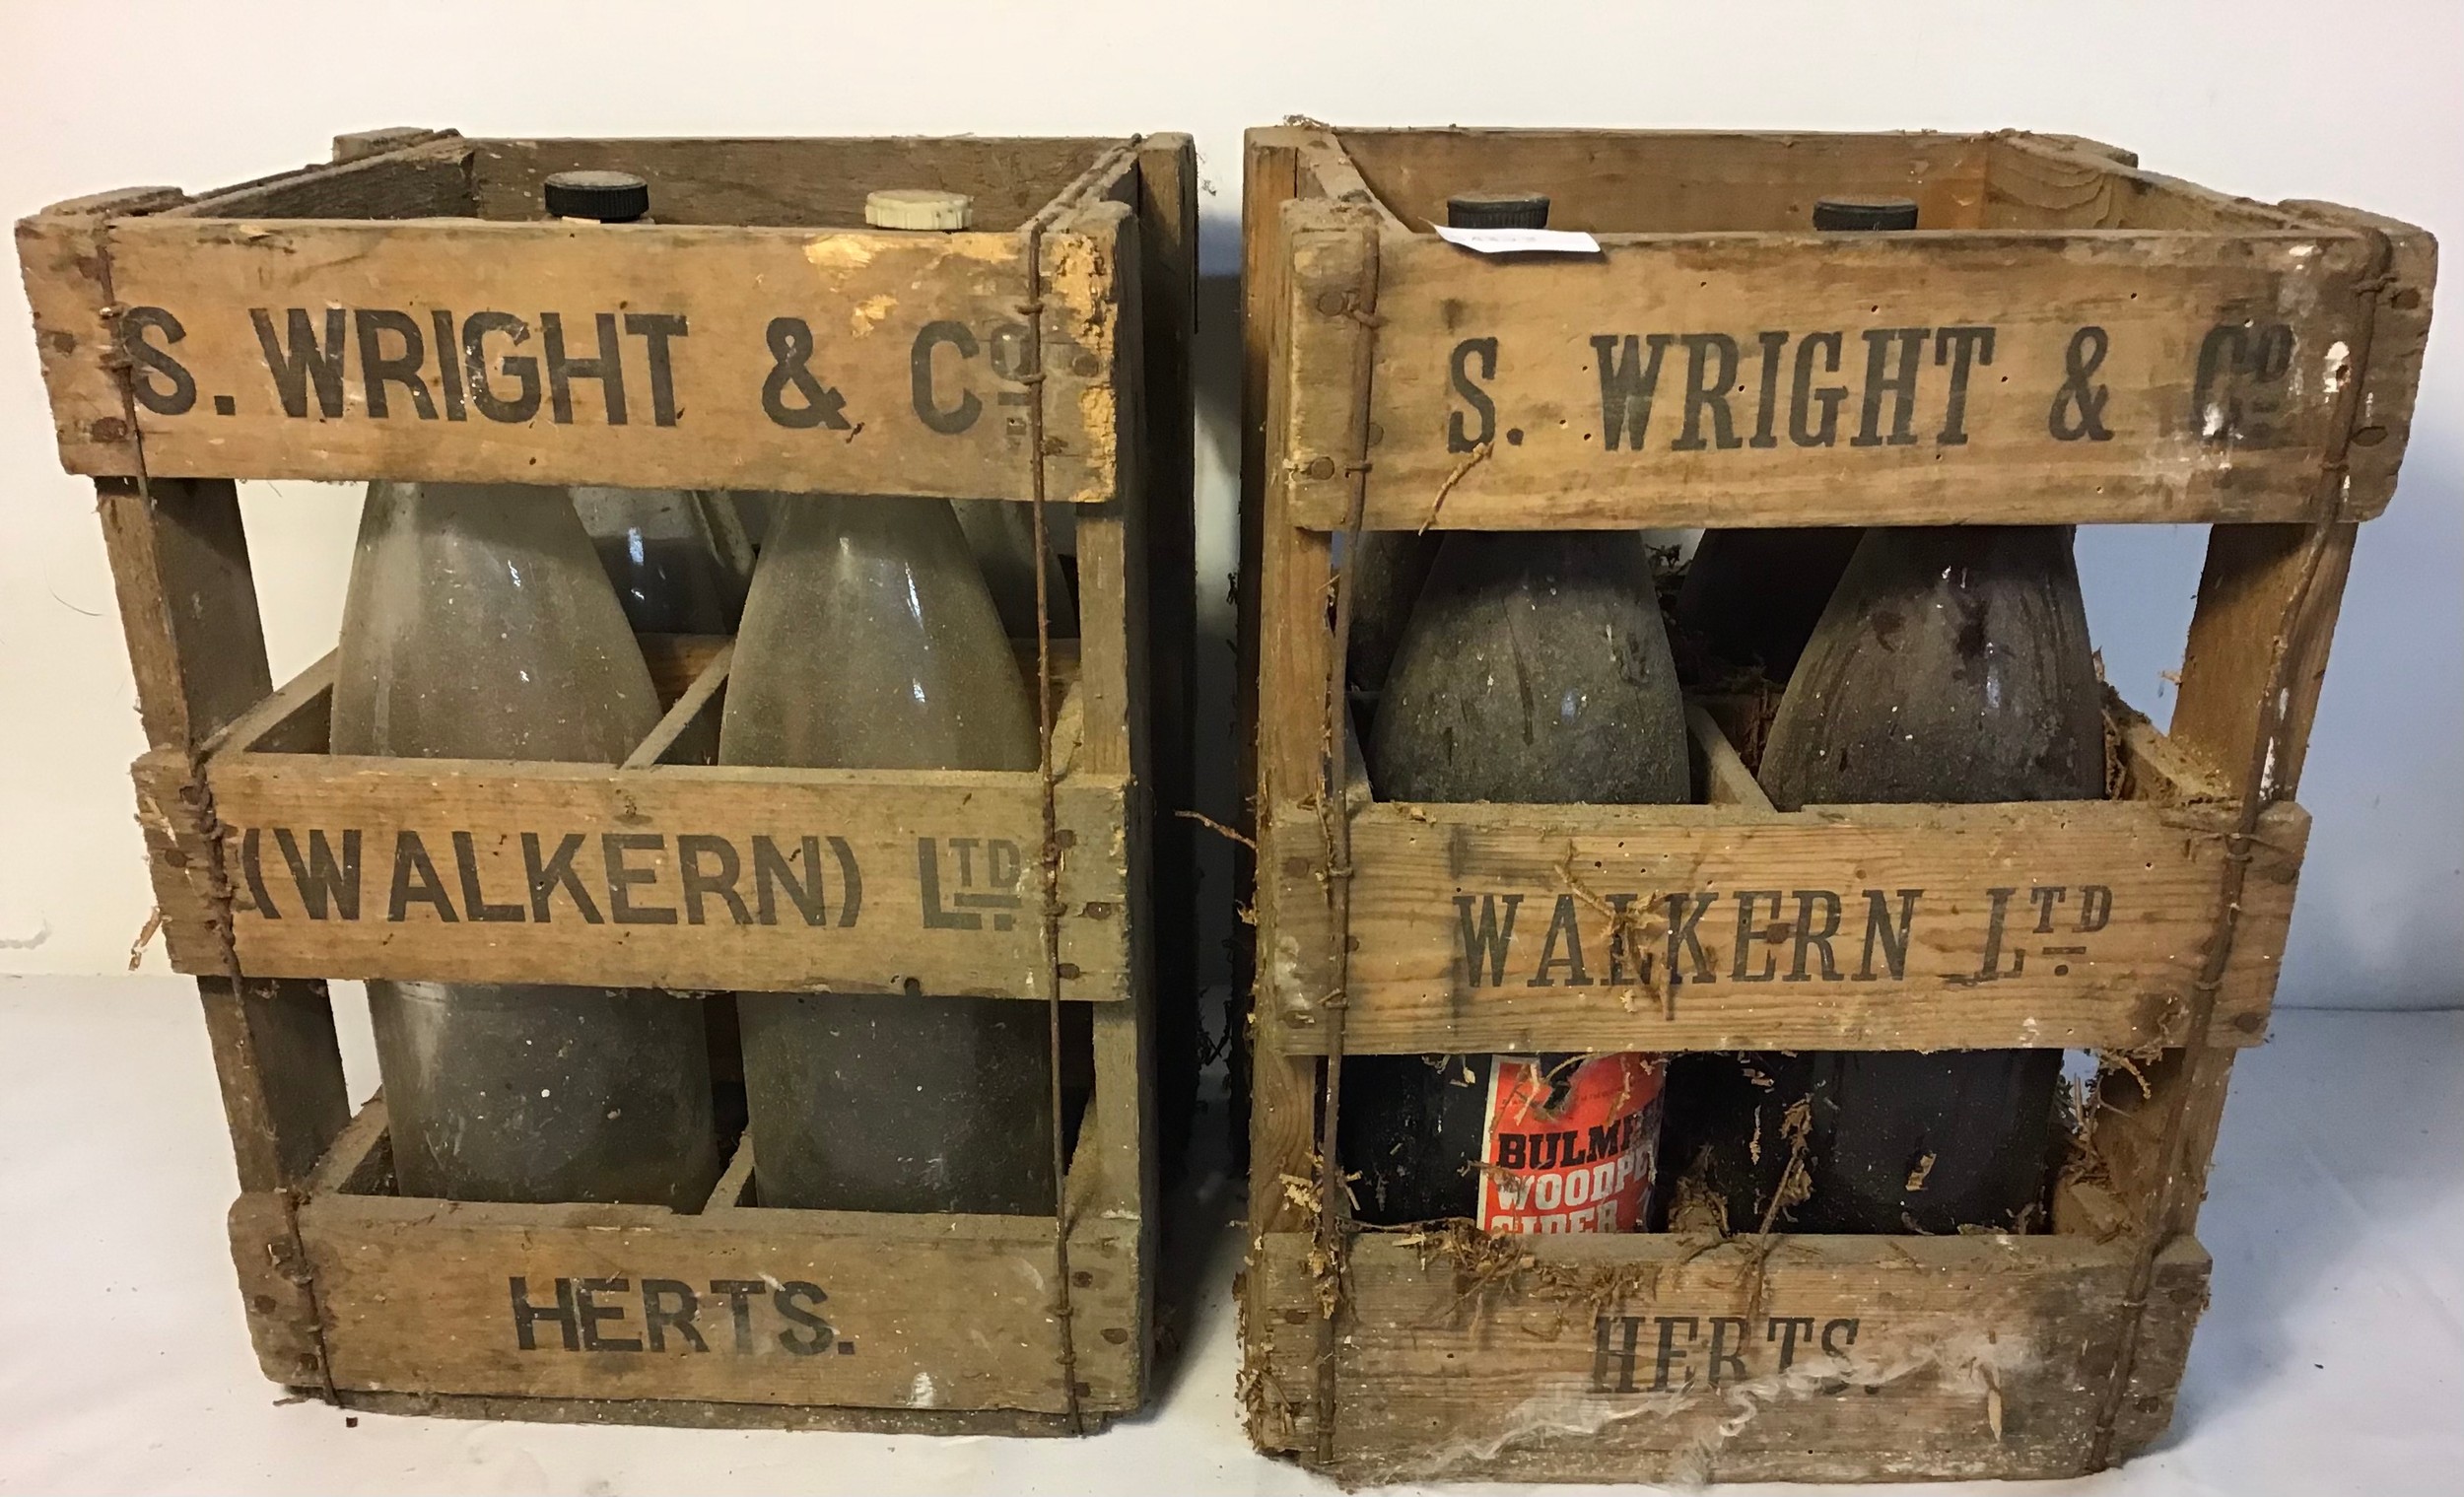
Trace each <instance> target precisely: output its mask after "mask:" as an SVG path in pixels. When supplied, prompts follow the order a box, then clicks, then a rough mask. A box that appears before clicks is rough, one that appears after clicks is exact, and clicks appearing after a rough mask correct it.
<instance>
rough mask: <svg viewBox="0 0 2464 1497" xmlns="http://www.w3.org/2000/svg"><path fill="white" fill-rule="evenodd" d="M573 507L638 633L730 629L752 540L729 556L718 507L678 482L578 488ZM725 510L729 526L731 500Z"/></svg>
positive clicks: (739, 611) (732, 629) (741, 599)
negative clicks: (737, 558)
mask: <svg viewBox="0 0 2464 1497" xmlns="http://www.w3.org/2000/svg"><path fill="white" fill-rule="evenodd" d="M573 496H574V510H575V512H576V513H578V514H580V515H581V516H582V528H583V529H585V530H587V531H589V532H590V544H591V546H592V547H594V548H595V549H596V550H597V551H598V554H599V565H600V566H602V567H603V568H605V569H606V571H607V578H608V580H609V581H610V582H612V583H614V584H615V587H616V599H617V601H618V602H619V603H621V604H623V605H624V610H625V620H626V622H627V623H629V624H631V625H632V626H633V629H634V632H635V633H637V634H733V633H734V632H735V627H736V619H737V618H738V616H740V615H741V614H742V613H743V611H744V593H745V588H746V586H747V585H748V578H747V577H746V571H747V570H749V562H750V548H749V547H748V548H746V551H745V555H744V557H743V559H742V561H741V562H735V563H733V564H731V558H730V557H729V556H728V555H727V554H726V550H727V549H731V548H722V546H721V542H720V537H719V535H717V534H716V533H714V529H713V522H714V519H715V518H716V517H718V516H719V514H720V513H721V511H720V510H717V509H715V508H714V507H713V506H712V505H710V504H709V503H708V502H707V501H705V499H704V498H703V496H701V495H699V494H690V493H686V492H684V491H683V490H679V489H611V488H600V487H595V486H583V487H578V488H576V489H575V490H574V491H573ZM723 512H724V520H725V523H727V524H728V525H730V526H732V525H733V524H734V522H735V515H734V511H733V510H732V508H729V509H727V510H724V511H723Z"/></svg>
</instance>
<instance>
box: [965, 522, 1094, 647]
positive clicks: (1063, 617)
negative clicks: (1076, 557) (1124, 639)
mask: <svg viewBox="0 0 2464 1497" xmlns="http://www.w3.org/2000/svg"><path fill="white" fill-rule="evenodd" d="M950 508H951V509H952V510H955V511H957V514H958V527H959V528H960V529H961V530H964V531H965V532H967V546H968V549H970V550H972V551H973V552H975V556H976V565H977V567H979V568H980V569H982V571H983V573H984V585H985V587H986V589H987V590H989V591H990V592H991V593H992V607H993V608H994V610H995V611H997V612H998V613H999V614H1000V616H1001V628H1002V630H1003V631H1004V632H1006V633H1007V634H1008V636H1009V637H1010V638H1011V639H1013V640H1032V639H1034V638H1035V567H1036V545H1035V515H1034V514H1033V512H1032V511H1030V510H1029V509H1028V507H1027V506H1025V505H1022V504H1015V503H1012V502H1011V501H1008V500H1002V499H962V500H957V501H954V502H953V503H952V504H951V506H950ZM1051 508H1052V509H1054V510H1061V509H1064V508H1066V507H1065V506H1061V505H1055V506H1052V507H1051ZM1043 562H1044V586H1045V596H1046V598H1047V600H1048V603H1049V606H1050V607H1051V609H1052V614H1053V622H1052V634H1053V638H1055V639H1057V640H1060V639H1075V638H1077V634H1078V604H1077V600H1076V599H1075V598H1074V597H1073V596H1072V595H1071V592H1070V588H1069V578H1068V577H1067V576H1066V575H1065V574H1064V573H1063V572H1062V571H1061V558H1060V557H1058V556H1056V555H1055V554H1054V553H1053V549H1052V547H1050V546H1047V547H1045V548H1044V552H1043Z"/></svg>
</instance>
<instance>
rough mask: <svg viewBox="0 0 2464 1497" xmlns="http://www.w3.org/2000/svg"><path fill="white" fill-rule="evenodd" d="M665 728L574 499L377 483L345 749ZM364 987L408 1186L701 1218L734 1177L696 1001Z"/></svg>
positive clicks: (538, 751)
mask: <svg viewBox="0 0 2464 1497" xmlns="http://www.w3.org/2000/svg"><path fill="white" fill-rule="evenodd" d="M658 714H659V710H658V699H657V697H656V696H655V695H654V694H653V692H652V690H651V686H650V672H649V670H648V669H647V668H646V667H645V666H644V665H643V662H642V652H641V650H640V648H639V647H638V646H636V645H635V643H634V639H633V634H632V631H631V630H629V629H628V628H627V627H626V625H625V618H624V614H623V612H622V610H621V609H620V608H619V607H618V606H617V602H616V595H615V593H614V591H613V590H612V589H611V588H610V587H609V585H608V581H607V577H606V574H605V573H603V572H602V571H600V569H599V564H598V559H597V558H596V557H595V556H594V555H593V554H592V553H591V549H590V542H589V538H588V537H587V536H586V535H584V534H583V533H582V522H581V521H580V520H579V519H578V518H577V517H576V516H575V513H574V510H573V507H572V505H571V504H569V503H568V502H567V500H566V496H565V493H564V491H563V490H561V489H547V488H525V487H521V486H516V485H469V484H387V483H378V484H372V485H370V486H369V493H368V504H367V507H366V509H365V510H363V511H362V514H361V518H360V534H359V543H358V549H357V552H356V553H355V555H354V557H353V559H352V565H351V585H350V591H349V594H348V596H347V599H346V601H345V603H344V606H343V619H342V636H341V644H340V647H339V649H338V652H337V656H336V660H335V672H334V694H333V751H334V752H335V753H337V754H381V755H389V756H401V757H415V758H446V759H516V760H547V761H557V762H577V763H589V764H614V763H617V762H620V761H621V760H622V759H623V758H624V757H625V755H626V754H627V753H629V752H631V751H632V749H633V747H634V745H635V744H636V743H638V742H639V741H641V739H643V738H644V737H646V736H648V735H649V733H650V729H651V727H652V726H654V725H655V724H656V722H657V721H658ZM368 995H369V1006H370V1009H371V1011H372V1014H373V1017H374V1019H375V1025H376V1059H377V1065H378V1068H379V1070H380V1071H381V1073H382V1076H383V1079H384V1088H385V1102H386V1107H387V1109H388V1117H389V1121H390V1123H391V1128H392V1139H393V1158H394V1170H395V1175H396V1178H397V1180H398V1181H399V1183H400V1187H401V1191H402V1193H404V1194H406V1195H432V1196H443V1197H445V1198H447V1199H452V1200H516V1201H631V1202H636V1203H642V1204H651V1205H666V1206H674V1207H677V1208H679V1209H695V1208H698V1207H699V1206H700V1205H701V1203H702V1201H703V1200H704V1198H705V1197H706V1196H707V1195H708V1193H709V1191H710V1188H711V1186H712V1184H713V1183H714V1182H715V1181H716V1179H717V1178H718V1174H719V1152H718V1140H717V1133H716V1129H715V1126H714V1123H713V1121H712V1100H711V1075H710V1061H709V1054H708V1051H707V1049H706V1044H705V1040H704V1035H703V1016H702V1005H701V1004H700V1003H698V1002H695V1001H693V1000H692V999H689V998H680V997H676V996H674V995H672V994H668V993H662V992H655V991H647V990H635V989H617V988H603V987H544V986H538V985H522V986H487V985H472V984H454V985H450V986H448V985H445V984H438V983H405V982H372V983H370V984H369V985H368Z"/></svg>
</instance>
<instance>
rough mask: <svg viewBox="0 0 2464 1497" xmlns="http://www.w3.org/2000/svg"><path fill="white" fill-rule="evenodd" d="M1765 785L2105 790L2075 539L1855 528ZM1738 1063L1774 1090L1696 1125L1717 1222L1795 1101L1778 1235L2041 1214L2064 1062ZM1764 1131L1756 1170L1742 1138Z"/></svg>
mask: <svg viewBox="0 0 2464 1497" xmlns="http://www.w3.org/2000/svg"><path fill="white" fill-rule="evenodd" d="M1760 779H1761V782H1762V786H1763V788H1764V789H1765V790H1766V791H1768V792H1769V794H1770V796H1771V799H1772V801H1773V803H1775V804H1776V805H1778V806H1780V807H1781V808H1782V809H1784V810H1796V809H1799V808H1801V807H1804V806H1808V805H1832V804H1874V803H1881V804H1903V803H1930V802H1941V803H1948V804H1983V803H1989V802H1996V801H2014V800H2094V799H2098V798H2100V797H2101V796H2102V795H2103V793H2104V731H2103V724H2102V711H2101V707H2100V693H2099V688H2098V686H2097V682H2096V669H2095V662H2094V658H2093V656H2092V654H2091V652H2090V648H2089V645H2088V618H2087V610H2086V608H2085V606H2084V605H2083V603H2082V602H2081V599H2080V590H2079V572H2078V569H2077V566H2076V564H2075V563H2074V561H2073V559H2072V554H2071V531H2070V529H2069V528H2068V527H2066V526H1988V525H1978V526H1959V527H1944V528H1932V529H1874V530H1869V531H1867V532H1866V535H1865V539H1864V540H1863V541H1862V542H1861V543H1860V544H1859V545H1858V547H1857V553H1856V557H1855V559H1854V560H1853V561H1851V562H1850V563H1849V566H1848V571H1847V574H1846V575H1845V576H1844V577H1842V578H1841V579H1840V583H1839V588H1838V590H1837V591H1836V592H1834V593H1833V594H1832V595H1831V600H1830V604H1829V606H1828V607H1827V608H1826V609H1825V610H1824V611H1823V614H1822V619H1821V622H1820V624H1819V625H1817V626H1816V628H1815V629H1814V638H1813V640H1812V641H1811V642H1810V643H1809V644H1808V645H1807V646H1806V652H1805V657H1804V659H1803V660H1802V661H1801V662H1800V664H1799V665H1798V668H1797V673H1796V675H1795V676H1794V677H1792V678H1791V679H1790V681H1789V685H1788V691H1787V693H1786V694H1785V695H1784V696H1783V697H1782V698H1781V699H1780V709H1779V714H1778V716H1777V717H1775V718H1774V719H1773V721H1772V723H1771V732H1770V737H1769V740H1768V743H1767V745H1766V746H1765V748H1764V750H1763V755H1762V765H1761V770H1760ZM1747 1058H1748V1060H1749V1061H1750V1062H1751V1063H1752V1064H1753V1065H1754V1067H1755V1068H1756V1069H1757V1070H1758V1071H1760V1072H1761V1074H1762V1075H1763V1076H1764V1078H1765V1079H1766V1080H1768V1081H1769V1082H1770V1083H1771V1084H1770V1085H1769V1086H1767V1087H1760V1088H1742V1089H1738V1090H1737V1092H1736V1094H1735V1095H1733V1096H1732V1097H1731V1098H1730V1099H1729V1102H1728V1110H1727V1111H1726V1112H1725V1113H1721V1114H1718V1115H1717V1116H1714V1117H1712V1118H1711V1119H1709V1120H1708V1121H1707V1122H1706V1123H1703V1124H1702V1125H1701V1127H1700V1129H1699V1130H1700V1131H1701V1132H1702V1133H1703V1134H1704V1135H1705V1137H1706V1139H1709V1138H1719V1139H1723V1140H1725V1141H1724V1142H1721V1143H1718V1144H1714V1145H1710V1146H1711V1149H1712V1152H1711V1165H1712V1171H1713V1174H1714V1175H1715V1177H1716V1180H1715V1182H1714V1188H1715V1189H1716V1190H1718V1191H1720V1193H1721V1194H1722V1195H1723V1196H1724V1197H1725V1198H1726V1200H1727V1202H1728V1209H1729V1213H1730V1223H1731V1226H1732V1229H1742V1227H1743V1224H1744V1223H1745V1222H1746V1221H1758V1220H1759V1218H1760V1217H1761V1216H1762V1214H1764V1212H1766V1211H1767V1210H1768V1208H1769V1204H1770V1200H1771V1196H1772V1193H1773V1192H1774V1191H1776V1190H1777V1188H1778V1172H1779V1171H1780V1170H1781V1169H1784V1168H1785V1166H1786V1163H1787V1158H1786V1156H1787V1154H1788V1150H1787V1149H1786V1148H1784V1147H1782V1148H1777V1149H1775V1148H1773V1147H1772V1145H1771V1142H1770V1140H1772V1139H1774V1138H1777V1137H1778V1136H1779V1129H1778V1126H1777V1124H1778V1123H1779V1122H1780V1120H1781V1119H1782V1117H1783V1116H1784V1115H1785V1113H1786V1112H1787V1110H1788V1109H1789V1108H1790V1107H1791V1106H1793V1105H1794V1104H1795V1103H1796V1102H1797V1101H1798V1100H1799V1099H1804V1100H1805V1102H1806V1103H1807V1104H1808V1109H1809V1111H1808V1118H1809V1122H1810V1123H1811V1130H1810V1135H1809V1140H1808V1147H1807V1150H1806V1154H1807V1162H1808V1164H1809V1166H1810V1169H1811V1177H1810V1184H1811V1186H1812V1192H1813V1193H1812V1194H1811V1195H1810V1196H1809V1197H1807V1198H1806V1199H1805V1200H1804V1201H1802V1202H1799V1203H1797V1204H1795V1205H1793V1206H1791V1207H1789V1208H1787V1210H1786V1211H1785V1213H1784V1215H1785V1221H1786V1224H1787V1225H1788V1227H1789V1229H1790V1230H1793V1231H1800V1232H1881V1233H1892V1232H1931V1233H1949V1232H1955V1231H1957V1230H1959V1229H1960V1228H1962V1227H1985V1228H1992V1229H1995V1230H2005V1231H2008V1230H2024V1229H2025V1228H2026V1227H2027V1226H2029V1225H2030V1224H2032V1223H2033V1222H2035V1220H2036V1219H2037V1213H2038V1211H2039V1210H2040V1208H2041V1205H2042V1202H2043V1199H2044V1194H2045V1189H2046V1185H2047V1182H2048V1179H2049V1174H2050V1169H2051V1165H2052V1163H2053V1160H2054V1154H2055V1149H2056V1146H2057V1144H2058V1142H2059V1134H2058V1130H2057V1127H2056V1119H2055V1105H2056V1098H2057V1093H2058V1088H2059V1085H2060V1080H2061V1069H2062V1053H2061V1052H2060V1051H2058V1050H2008V1051H1952V1052H1944V1053H1938V1054H1932V1055H1920V1054H1914V1053H1899V1052H1862V1051H1854V1052H1839V1053H1822V1054H1807V1055H1775V1054H1774V1055H1753V1056H1749V1057H1747ZM1748 1091H1750V1092H1752V1093H1753V1095H1751V1096H1747V1095H1746V1092H1748ZM1684 1100H1685V1102H1686V1105H1687V1106H1688V1107H1689V1108H1691V1107H1692V1105H1693V1102H1692V1099H1690V1098H1689V1099H1684ZM1757 1119H1759V1123H1757ZM1757 1125H1759V1126H1761V1127H1762V1128H1763V1129H1764V1131H1763V1134H1762V1136H1763V1139H1764V1143H1763V1148H1762V1157H1761V1159H1760V1160H1753V1159H1750V1158H1747V1157H1746V1156H1745V1150H1744V1143H1743V1140H1745V1139H1746V1138H1748V1137H1751V1136H1753V1133H1754V1130H1755V1128H1756V1127H1757Z"/></svg>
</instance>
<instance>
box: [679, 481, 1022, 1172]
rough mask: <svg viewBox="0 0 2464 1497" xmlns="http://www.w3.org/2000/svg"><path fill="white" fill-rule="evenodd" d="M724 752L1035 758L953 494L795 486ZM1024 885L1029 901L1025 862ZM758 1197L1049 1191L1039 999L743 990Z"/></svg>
mask: <svg viewBox="0 0 2464 1497" xmlns="http://www.w3.org/2000/svg"><path fill="white" fill-rule="evenodd" d="M719 760H720V762H721V763H724V764H761V765H789V766H800V767H807V768H821V769H909V770H1032V769H1034V768H1035V767H1036V762H1037V750H1036V714H1035V709H1034V706H1033V704H1032V702H1031V701H1030V699H1029V697H1028V693H1027V686H1026V682H1025V680H1024V678H1023V677H1022V676H1021V675H1020V673H1019V670H1018V665H1017V659H1016V656H1015V655H1014V654H1013V653H1012V652H1011V649H1010V646H1009V642H1008V639H1007V637H1006V636H1005V635H1004V634H1003V633H1002V630H1001V623H1000V619H999V616H998V615H997V614H996V613H995V612H994V610H993V607H992V597H991V595H990V594H989V593H988V592H987V591H986V588H985V585H984V578H983V574H982V573H981V572H980V571H979V570H978V569H977V566H976V562H975V558H974V556H973V555H972V554H971V553H970V552H969V551H968V549H967V538H966V536H965V534H964V533H963V532H962V531H961V530H960V529H959V525H958V519H957V516H956V515H955V514H953V513H952V512H951V510H950V507H949V506H948V505H947V504H945V503H942V502H940V501H937V500H919V499H879V498H856V497H841V496H834V495H798V496H794V497H792V498H787V499H783V500H782V501H781V503H780V504H779V506H778V507H777V511H776V517H775V518H774V520H773V521H772V525H771V532H770V538H769V542H768V544H767V545H765V546H764V547H763V550H762V558H761V564H760V565H759V566H758V567H757V568H755V569H754V573H753V590H752V595H751V596H750V597H749V598H748V599H747V600H746V603H745V607H744V625H743V628H742V630H741V631H740V632H739V633H738V635H737V640H736V654H735V663H734V667H733V669H732V671H731V673H730V676H729V680H728V687H727V702H726V708H725V713H724V718H723V721H722V723H721V725H720V728H719ZM980 867H981V868H982V869H983V871H982V872H981V873H980V874H979V876H980V877H985V878H988V879H990V878H993V877H1000V876H1004V875H1005V876H1007V877H1010V878H1014V879H1017V880H1018V881H1019V883H1018V887H1017V889H1016V891H1015V892H1017V893H1019V894H1020V895H1021V896H1023V899H1024V902H1025V904H1026V905H1027V907H1029V908H1032V907H1033V906H1034V904H1035V902H1036V900H1037V898H1038V895H1037V891H1036V890H1035V889H1034V888H1033V887H1032V879H1033V877H1034V875H1033V874H1032V872H1030V871H1028V870H1025V869H1021V868H1010V869H1006V870H994V869H992V868H990V866H989V863H980ZM737 1002H738V1005H739V1011H740V1013H741V1016H742V1022H743V1026H744V1073H745V1083H746V1090H747V1096H748V1102H749V1105H750V1110H751V1120H752V1121H751V1128H752V1135H753V1139H754V1160H755V1164H754V1169H755V1173H756V1179H757V1188H758V1190H759V1191H760V1198H761V1200H762V1202H763V1203H764V1204H765V1205H774V1206H804V1207H824V1208H830V1209H836V1210H850V1211H955V1212H987V1213H1007V1214H1028V1213H1042V1212H1049V1211H1051V1209H1052V1207H1053V1175H1052V1132H1051V1127H1052V1103H1051V1099H1050V1095H1049V1088H1050V1086H1051V1084H1052V1083H1051V1077H1052V1069H1051V1063H1050V1048H1049V1040H1048V1037H1047V1033H1046V1024H1047V1022H1048V1021H1047V1016H1046V1012H1045V1009H1044V1006H1043V1005H1042V1004H1037V1003H1023V1002H1015V1001H1010V1000H1005V999H999V998H977V997H936V996H932V995H929V994H925V995H908V994H880V995H876V994H860V993H858V994H851V993H757V992H746V993H740V994H738V995H737Z"/></svg>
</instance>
